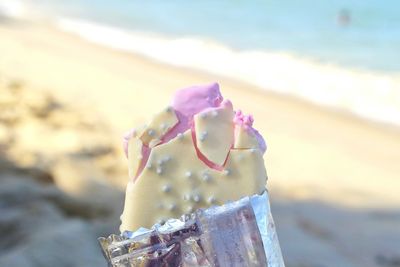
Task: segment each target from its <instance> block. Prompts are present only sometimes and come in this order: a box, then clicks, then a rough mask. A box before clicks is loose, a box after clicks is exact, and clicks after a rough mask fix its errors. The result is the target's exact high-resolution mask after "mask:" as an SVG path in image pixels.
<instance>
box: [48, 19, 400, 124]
mask: <svg viewBox="0 0 400 267" xmlns="http://www.w3.org/2000/svg"><path fill="white" fill-rule="evenodd" d="M54 26H55V27H57V28H59V29H60V30H62V31H64V32H67V33H72V34H74V35H76V36H79V37H80V38H82V39H84V40H86V41H89V42H91V43H94V44H100V45H103V46H105V47H108V48H112V49H116V50H121V51H124V52H128V53H132V54H134V55H143V56H145V57H147V58H151V59H155V60H156V61H157V62H160V63H166V64H168V65H171V66H174V67H184V68H190V69H193V70H195V71H201V72H207V73H210V74H212V75H216V76H220V77H221V76H222V77H227V78H229V79H234V80H237V81H241V82H244V83H247V84H249V85H251V86H256V87H258V88H259V89H261V90H263V91H267V92H277V93H282V94H286V95H289V96H295V97H297V98H301V99H304V100H306V101H309V102H312V103H314V104H317V105H321V106H328V107H331V108H333V109H337V110H344V111H347V112H350V113H353V114H355V115H357V116H360V117H364V118H366V119H369V120H375V121H380V122H383V123H388V124H394V125H397V126H400V119H399V118H400V108H399V106H400V92H398V90H397V88H399V87H400V72H383V71H377V70H368V69H358V68H354V67H347V66H346V67H344V66H342V65H337V64H333V63H328V62H322V61H318V60H315V59H312V58H307V57H304V56H301V55H295V54H292V53H290V52H273V51H264V50H237V49H233V48H232V47H229V46H227V45H225V44H223V43H219V42H217V41H215V40H211V39H207V38H203V37H196V36H183V37H171V36H168V35H164V34H161V33H151V32H141V31H133V30H126V29H122V28H116V27H112V26H109V25H106V24H104V25H103V24H98V23H95V22H91V21H86V20H81V19H70V18H57V19H55V20H54ZM106 36H107V37H106ZM177 51H179V52H177ZM382 87H384V90H385V92H384V93H382V90H383V89H382Z"/></svg>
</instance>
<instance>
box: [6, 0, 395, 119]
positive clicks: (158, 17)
mask: <svg viewBox="0 0 400 267" xmlns="http://www.w3.org/2000/svg"><path fill="white" fill-rule="evenodd" d="M1 1H2V0H0V2H1ZM3 1H5V0H3ZM15 1H16V0H14V3H15ZM8 2H10V1H8ZM18 2H20V3H22V4H21V5H23V6H25V7H27V8H26V9H27V10H28V9H29V10H30V11H31V12H32V11H34V12H35V13H40V14H45V15H47V16H48V17H51V18H52V20H53V21H54V23H55V25H57V26H58V27H59V28H61V29H63V30H65V31H69V32H73V33H75V34H78V35H79V36H81V37H83V38H85V39H87V40H89V41H92V42H96V43H100V44H103V45H106V46H110V47H112V48H114V49H119V50H124V51H128V52H133V53H140V54H143V55H146V56H148V57H151V58H153V59H156V60H159V61H162V62H165V63H168V64H173V65H178V66H183V67H190V68H195V69H200V70H203V71H208V72H212V73H216V74H219V75H223V76H228V77H233V78H235V79H239V80H242V81H245V82H248V83H250V84H254V85H256V86H258V87H260V88H262V89H265V90H273V91H276V92H280V93H284V94H291V95H295V96H297V97H301V98H303V99H306V100H309V101H312V102H314V103H317V104H319V105H327V106H331V107H333V108H336V109H339V110H346V111H350V112H353V113H355V114H357V115H360V116H363V117H366V118H369V119H373V120H378V121H382V122H386V123H392V124H398V125H400V1H397V0H385V1H379V0H336V1H325V0H320V1H315V0H296V1H294V0H291V1H289V0H265V1H261V0H254V1H244V0H243V1H240V0H220V1H212V0H203V1H190V2H188V1H183V0H173V1H162V0H149V1H138V0H113V1H109V0H69V1H59V0H26V1H18ZM14 5H15V4H14ZM28 7H29V8H28ZM0 9H1V5H0Z"/></svg>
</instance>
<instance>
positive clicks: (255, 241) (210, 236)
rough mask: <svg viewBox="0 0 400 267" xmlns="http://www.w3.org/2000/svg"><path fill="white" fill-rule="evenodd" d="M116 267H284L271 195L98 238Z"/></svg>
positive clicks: (264, 194)
mask: <svg viewBox="0 0 400 267" xmlns="http://www.w3.org/2000/svg"><path fill="white" fill-rule="evenodd" d="M98 240H99V242H100V245H101V248H102V251H103V254H104V256H105V258H106V260H107V262H108V264H109V266H112V267H125V266H126V267H133V266H143V267H144V266H149V267H150V266H152V267H153V266H154V267H155V266H169V267H175V266H176V267H189V266H190V267H192V266H193V267H195V266H199V267H214V266H215V267H217V266H218V267H236V266H237V267H244V266H249V267H250V266H251V267H256V266H268V267H284V266H285V265H284V262H283V258H282V253H281V249H280V246H279V241H278V237H277V234H276V230H275V225H274V221H273V218H272V215H271V210H270V205H269V199H268V193H267V191H265V192H264V193H263V194H262V195H254V196H251V197H244V198H242V199H240V200H238V201H234V202H229V203H226V204H224V205H221V206H213V207H210V208H208V209H199V210H197V211H195V212H194V213H192V214H190V215H184V216H182V217H181V218H180V219H170V220H168V221H166V222H165V223H164V224H162V225H161V224H156V225H154V226H153V227H152V229H145V228H140V229H138V230H137V231H135V232H129V231H126V232H124V233H122V235H110V236H109V237H107V238H104V237H100V238H99V239H98Z"/></svg>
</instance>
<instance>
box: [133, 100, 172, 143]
mask: <svg viewBox="0 0 400 267" xmlns="http://www.w3.org/2000/svg"><path fill="white" fill-rule="evenodd" d="M177 123H178V118H177V117H176V114H175V111H174V109H173V108H172V107H166V108H165V109H164V110H163V111H161V112H160V113H158V114H157V115H155V116H154V117H153V119H152V120H151V122H150V123H149V125H147V126H146V127H145V128H144V130H143V132H142V133H141V134H139V135H140V139H141V140H142V141H143V143H144V144H146V145H148V146H149V147H154V146H156V145H158V144H159V143H160V142H161V138H162V136H164V135H165V134H166V133H167V132H168V131H169V130H171V128H172V127H174V126H175V125H176V124H177Z"/></svg>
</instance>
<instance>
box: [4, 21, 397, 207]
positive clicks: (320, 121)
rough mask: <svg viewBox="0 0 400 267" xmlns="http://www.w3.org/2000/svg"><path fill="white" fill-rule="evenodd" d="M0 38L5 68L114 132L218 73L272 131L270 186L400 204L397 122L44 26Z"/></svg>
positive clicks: (331, 199)
mask: <svg viewBox="0 0 400 267" xmlns="http://www.w3.org/2000/svg"><path fill="white" fill-rule="evenodd" d="M0 38H1V39H2V40H6V41H4V42H2V43H0V49H1V51H3V52H2V53H3V58H2V59H1V60H0V74H2V75H5V76H7V77H11V78H14V79H19V80H21V81H23V82H24V83H26V84H27V85H28V86H31V87H33V88H39V89H42V90H45V91H49V92H51V93H52V94H54V95H56V96H57V97H58V98H61V99H62V100H63V101H65V102H68V103H69V104H72V105H73V106H81V107H85V108H86V109H88V110H91V112H93V113H95V114H96V113H98V114H99V116H100V117H102V118H105V120H106V121H107V122H108V123H109V124H110V125H111V126H112V127H113V136H112V137H110V138H113V139H114V140H119V139H118V138H120V137H121V136H122V134H123V132H124V131H126V130H128V129H129V128H130V127H133V126H135V125H136V126H137V125H139V124H141V123H143V122H144V121H145V119H146V118H148V117H150V116H151V114H152V113H154V112H156V111H157V110H158V109H159V107H161V106H162V105H165V103H166V100H167V101H168V99H170V96H171V94H172V93H173V92H174V91H175V90H176V89H178V88H182V87H186V86H188V85H192V84H199V83H208V82H213V81H218V82H219V84H220V86H221V92H222V94H223V95H224V96H225V97H226V98H229V99H230V100H232V102H233V103H234V107H235V108H238V107H240V108H241V109H242V110H243V111H244V112H245V113H249V112H250V113H252V114H254V117H255V127H256V128H257V129H258V130H259V131H260V132H261V133H263V134H264V135H265V136H266V141H267V145H268V150H267V152H266V154H265V161H266V164H267V171H268V175H269V177H270V179H269V182H268V187H269V188H270V189H271V192H272V194H273V195H274V194H276V195H282V196H284V197H285V198H287V199H296V200H301V199H318V200H320V201H325V202H328V203H335V205H344V206H347V207H383V206H384V207H398V206H400V196H398V193H397V192H396V190H395V188H396V186H395V185H396V184H399V183H400V181H398V179H396V178H398V173H400V167H399V166H398V164H397V162H396V158H397V159H398V158H400V134H399V128H398V127H394V126H390V125H382V124H379V123H375V122H369V121H366V120H363V119H359V118H357V117H355V116H353V115H351V114H346V113H345V112H335V111H333V110H331V109H329V108H326V107H319V106H316V105H314V104H310V103H307V102H306V101H304V100H301V99H296V98H295V97H293V96H287V95H283V94H280V93H276V92H266V91H263V90H260V89H259V88H257V87H255V86H251V85H248V84H246V83H243V82H237V81H235V80H233V79H229V78H224V77H221V76H218V75H213V74H209V73H204V72H200V71H197V70H192V69H188V68H185V67H174V66H168V65H166V64H163V63H159V62H156V61H155V60H151V59H147V58H145V57H144V56H141V55H134V54H131V53H124V52H121V51H117V50H113V49H109V48H106V47H103V46H100V45H95V44H92V43H89V42H87V41H85V40H82V39H80V38H79V37H77V36H74V35H72V34H68V33H64V32H61V31H58V30H57V29H54V28H52V27H49V26H48V25H40V24H30V25H23V24H21V25H4V24H2V25H0ZM27 48H29V51H28V49H27ZM154 95H157V98H154ZM138 99H140V100H138ZM147 103H152V105H148V104H147ZM127 114H129V115H127ZM120 154H121V157H122V155H123V153H122V150H121V153H120ZM274 192H275V193H274Z"/></svg>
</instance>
